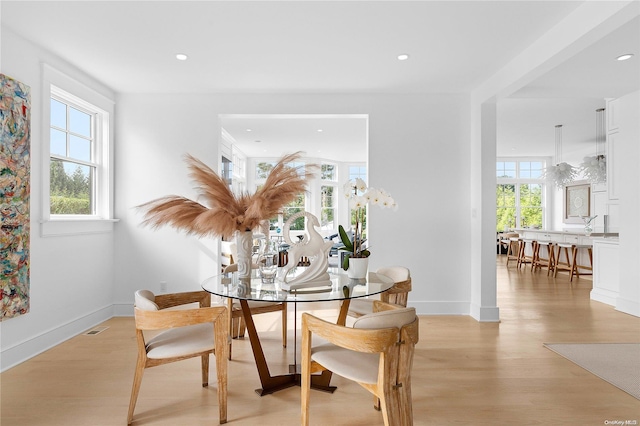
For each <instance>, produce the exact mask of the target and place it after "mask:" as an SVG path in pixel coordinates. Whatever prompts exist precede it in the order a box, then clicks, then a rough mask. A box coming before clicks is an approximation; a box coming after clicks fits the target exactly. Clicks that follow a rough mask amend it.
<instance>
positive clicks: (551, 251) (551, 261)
mask: <svg viewBox="0 0 640 426" xmlns="http://www.w3.org/2000/svg"><path fill="white" fill-rule="evenodd" d="M548 247H549V253H548V255H549V256H548V257H549V263H548V264H547V276H549V273H550V272H551V271H553V270H554V269H555V264H556V261H555V259H554V252H555V250H554V249H553V244H549V246H548Z"/></svg>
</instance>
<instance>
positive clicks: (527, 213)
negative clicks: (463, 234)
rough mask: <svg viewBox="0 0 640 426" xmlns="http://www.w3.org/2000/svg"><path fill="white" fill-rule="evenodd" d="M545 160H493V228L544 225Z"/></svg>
mask: <svg viewBox="0 0 640 426" xmlns="http://www.w3.org/2000/svg"><path fill="white" fill-rule="evenodd" d="M544 167H545V162H544V160H527V161H524V160H523V161H520V160H509V161H497V162H496V177H497V180H498V184H497V187H496V230H497V231H503V230H504V229H505V228H523V227H528V226H537V227H543V225H544V213H545V203H544V196H543V194H544V189H545V184H544V181H543V179H542V173H543V169H544Z"/></svg>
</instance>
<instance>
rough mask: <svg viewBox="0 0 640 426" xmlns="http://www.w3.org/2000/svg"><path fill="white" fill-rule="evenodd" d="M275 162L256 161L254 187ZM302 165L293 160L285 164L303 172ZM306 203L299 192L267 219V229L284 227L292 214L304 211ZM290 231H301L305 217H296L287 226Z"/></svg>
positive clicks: (264, 178) (262, 180)
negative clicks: (276, 214) (277, 212)
mask: <svg viewBox="0 0 640 426" xmlns="http://www.w3.org/2000/svg"><path fill="white" fill-rule="evenodd" d="M275 165H276V163H275V162H264V161H262V162H257V163H256V169H255V171H256V189H259V188H260V187H261V186H262V185H263V184H264V181H265V180H266V179H267V177H268V176H269V173H271V170H273V168H274V167H275ZM304 165H305V163H303V162H293V163H289V164H287V166H289V167H299V169H298V173H304ZM305 205H306V199H305V194H300V195H299V196H298V198H297V199H296V200H294V201H292V202H291V203H289V204H287V205H286V206H285V207H284V208H283V209H282V212H280V213H279V214H278V216H276V217H272V218H270V219H269V229H270V230H282V229H283V227H284V223H285V222H286V221H287V220H288V219H289V218H290V217H291V216H293V215H294V214H296V213H298V212H301V211H304V210H305ZM289 229H290V230H291V231H303V230H304V229H305V218H304V216H303V217H299V218H297V219H296V220H295V221H294V222H293V223H292V224H291V227H290V228H289Z"/></svg>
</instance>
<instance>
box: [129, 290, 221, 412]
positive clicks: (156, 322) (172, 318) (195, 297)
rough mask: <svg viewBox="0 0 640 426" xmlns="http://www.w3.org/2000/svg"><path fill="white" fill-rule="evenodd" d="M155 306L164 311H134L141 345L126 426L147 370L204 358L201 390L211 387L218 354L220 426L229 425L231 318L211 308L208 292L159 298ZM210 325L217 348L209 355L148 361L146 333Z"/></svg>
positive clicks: (163, 295)
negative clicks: (193, 305)
mask: <svg viewBox="0 0 640 426" xmlns="http://www.w3.org/2000/svg"><path fill="white" fill-rule="evenodd" d="M154 302H155V303H156V304H157V305H158V307H159V308H160V309H161V310H159V311H147V310H142V309H139V308H134V311H135V323H136V338H137V343H138V360H137V363H136V370H135V375H134V379H133V387H132V390H131V400H130V402H129V413H128V416H127V424H131V422H132V421H133V412H134V410H135V406H136V401H137V399H138V393H139V391H140V384H141V383H142V376H143V374H144V370H145V369H146V368H150V367H155V366H158V365H163V364H168V363H171V362H175V361H181V360H183V359H188V358H193V357H197V356H199V357H201V358H202V386H203V387H207V386H208V385H209V355H210V354H212V353H213V354H216V373H217V378H218V405H219V415H220V424H223V423H226V422H227V363H228V362H227V353H226V352H227V348H228V347H229V346H228V335H227V324H228V322H229V315H228V311H227V307H226V306H215V307H211V306H210V305H211V294H210V293H208V292H206V291H194V292H185V293H172V294H161V295H156V297H155V300H154ZM196 302H197V303H199V306H200V307H199V308H195V309H179V310H163V309H166V308H172V307H176V306H180V305H186V304H190V303H196ZM203 323H211V324H212V329H211V334H212V335H213V336H214V348H213V349H212V350H209V351H204V352H198V353H193V354H189V355H184V356H180V357H174V358H163V359H151V358H148V357H147V350H146V341H145V336H144V331H147V330H149V331H151V330H163V329H169V328H175V327H185V326H189V325H195V324H203Z"/></svg>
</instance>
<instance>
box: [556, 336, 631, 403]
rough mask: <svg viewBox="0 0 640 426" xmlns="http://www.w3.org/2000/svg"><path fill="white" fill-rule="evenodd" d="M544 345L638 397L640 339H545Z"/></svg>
mask: <svg viewBox="0 0 640 426" xmlns="http://www.w3.org/2000/svg"><path fill="white" fill-rule="evenodd" d="M544 346H545V347H547V348H548V349H551V350H552V351H554V352H555V353H557V354H558V355H561V356H563V357H565V358H566V359H568V360H569V361H572V362H574V363H576V364H578V365H579V366H580V367H582V368H584V369H585V370H587V371H589V372H590V373H592V374H595V375H596V376H598V377H600V378H601V379H603V380H606V381H607V382H609V383H611V384H612V385H614V386H616V387H618V388H620V389H622V390H623V391H625V392H627V393H628V394H629V395H631V396H633V397H635V398H637V399H640V343H545V344H544Z"/></svg>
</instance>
